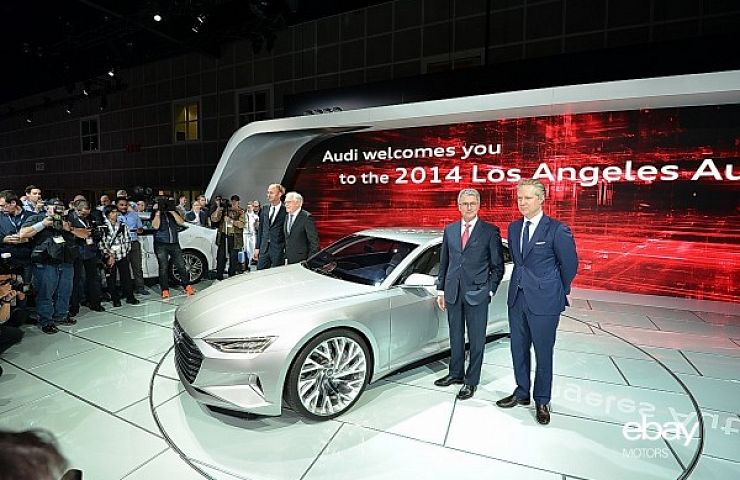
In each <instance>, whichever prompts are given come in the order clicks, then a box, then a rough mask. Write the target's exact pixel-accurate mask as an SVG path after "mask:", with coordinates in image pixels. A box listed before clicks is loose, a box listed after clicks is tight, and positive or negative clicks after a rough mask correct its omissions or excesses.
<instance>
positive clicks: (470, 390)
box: [457, 384, 478, 400]
mask: <svg viewBox="0 0 740 480" xmlns="http://www.w3.org/2000/svg"><path fill="white" fill-rule="evenodd" d="M477 389H478V387H476V386H475V385H468V384H465V385H463V386H462V388H461V389H460V391H459V392H457V399H458V400H467V399H468V398H472V397H473V394H474V393H475V391H476V390H477Z"/></svg>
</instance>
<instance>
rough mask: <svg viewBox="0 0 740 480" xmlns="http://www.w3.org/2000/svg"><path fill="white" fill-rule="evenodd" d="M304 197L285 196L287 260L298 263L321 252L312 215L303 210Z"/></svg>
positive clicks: (298, 195)
mask: <svg viewBox="0 0 740 480" xmlns="http://www.w3.org/2000/svg"><path fill="white" fill-rule="evenodd" d="M302 207H303V196H302V195H301V194H300V193H297V192H288V193H287V194H285V210H286V212H287V217H286V218H285V260H286V261H287V263H298V262H302V261H303V260H306V259H307V258H308V257H310V256H311V255H313V254H314V253H316V252H318V251H319V234H318V233H317V232H316V225H315V224H314V222H313V217H312V216H311V214H310V213H309V212H307V211H305V210H303V208H302Z"/></svg>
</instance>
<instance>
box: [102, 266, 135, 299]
mask: <svg viewBox="0 0 740 480" xmlns="http://www.w3.org/2000/svg"><path fill="white" fill-rule="evenodd" d="M129 268H130V267H129V262H128V256H125V257H123V258H122V259H120V260H118V261H116V263H114V264H113V266H112V267H110V282H108V291H109V292H110V297H111V300H113V301H114V302H116V301H119V300H120V299H121V292H122V291H123V295H124V296H125V297H126V298H127V299H128V300H131V299H133V298H134V287H133V284H132V280H131V273H130V272H129ZM116 274H118V278H119V280H120V287H117V286H116Z"/></svg>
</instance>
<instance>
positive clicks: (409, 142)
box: [289, 105, 740, 302]
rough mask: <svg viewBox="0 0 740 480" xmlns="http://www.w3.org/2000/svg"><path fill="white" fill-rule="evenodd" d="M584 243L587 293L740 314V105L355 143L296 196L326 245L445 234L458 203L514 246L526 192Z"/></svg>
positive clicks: (371, 136)
mask: <svg viewBox="0 0 740 480" xmlns="http://www.w3.org/2000/svg"><path fill="white" fill-rule="evenodd" d="M533 176H534V177H537V178H540V179H541V180H542V181H543V182H544V183H545V185H546V187H547V200H546V201H545V213H546V214H548V215H551V216H553V217H555V218H557V219H559V220H561V221H563V222H565V223H567V224H568V225H570V227H571V228H572V229H573V232H574V234H575V239H576V244H577V247H578V254H579V257H580V271H579V274H578V276H577V277H576V280H575V286H577V287H584V288H593V289H605V290H616V291H621V292H632V293H641V294H657V295H670V296H678V297H688V298H699V299H708V300H722V301H730V302H740V299H739V296H740V295H739V294H740V284H739V282H738V272H740V211H739V209H740V203H739V198H740V196H739V195H738V193H740V192H739V190H740V188H739V187H740V182H739V180H740V105H722V106H702V107H682V108H672V109H662V110H640V111H619V112H601V113H592V114H577V115H558V116H551V117H536V118H517V119H504V120H498V121H491V122H482V123H464V124H454V125H444V126H434V127H425V128H408V129H397V130H386V131H375V132H367V133H353V134H345V135H343V136H339V137H335V138H333V139H331V140H329V141H326V142H324V143H322V144H320V145H318V146H316V147H314V148H313V149H312V150H311V151H310V152H309V153H308V154H307V155H306V156H305V157H304V159H303V160H302V161H301V164H300V165H299V166H298V168H297V170H296V174H295V177H294V182H292V183H293V184H292V185H289V186H292V187H293V188H294V189H295V190H297V191H298V192H301V193H302V194H303V195H304V197H305V205H304V206H305V208H306V209H307V210H309V211H310V212H311V213H313V214H314V215H315V217H316V220H317V225H318V228H319V232H320V235H321V243H322V246H325V245H327V244H328V243H329V242H331V241H334V240H336V239H337V238H339V237H340V236H343V235H346V234H349V233H352V232H355V231H357V230H361V229H364V228H369V227H385V226H408V227H412V226H427V227H442V226H443V225H445V224H446V223H448V222H450V221H453V220H456V219H458V218H459V213H458V211H457V207H456V195H457V192H458V191H459V190H460V189H462V188H466V187H473V188H477V189H478V190H479V191H480V192H481V195H482V199H481V200H482V209H481V217H482V218H483V219H485V220H487V221H490V222H493V223H495V224H497V225H498V226H499V227H500V228H501V232H502V234H503V235H504V236H506V227H507V225H508V223H509V222H511V221H512V220H514V219H515V218H517V217H518V216H519V213H518V210H517V208H516V188H515V185H516V182H517V181H518V180H519V179H520V178H527V177H533Z"/></svg>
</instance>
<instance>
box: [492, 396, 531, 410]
mask: <svg viewBox="0 0 740 480" xmlns="http://www.w3.org/2000/svg"><path fill="white" fill-rule="evenodd" d="M496 405H498V406H499V407H501V408H511V407H516V406H517V405H529V399H528V398H527V399H523V398H517V396H516V395H514V394H513V393H512V394H511V395H509V396H508V397H504V398H502V399H501V400H499V401H497V402H496Z"/></svg>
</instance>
